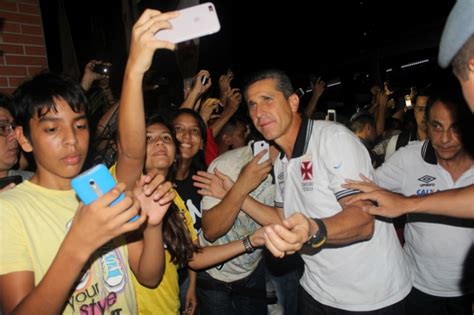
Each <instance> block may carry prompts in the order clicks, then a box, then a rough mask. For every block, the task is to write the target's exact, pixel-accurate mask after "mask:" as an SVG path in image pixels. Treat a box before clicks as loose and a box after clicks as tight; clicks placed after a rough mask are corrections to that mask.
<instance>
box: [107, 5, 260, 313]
mask: <svg viewBox="0 0 474 315" xmlns="http://www.w3.org/2000/svg"><path fill="white" fill-rule="evenodd" d="M147 12H149V13H150V19H149V20H146V19H143V20H139V21H137V23H135V25H134V26H133V30H132V39H131V47H130V54H129V57H128V61H127V66H126V68H125V74H124V79H123V87H122V95H121V99H120V106H119V114H118V120H117V125H118V126H117V127H118V128H117V131H118V132H117V148H118V150H119V151H120V153H121V154H122V155H124V156H126V157H127V158H126V159H124V161H122V163H121V164H120V165H117V169H116V172H117V175H120V178H121V181H123V182H125V183H126V184H127V186H130V187H133V185H134V183H135V182H136V181H137V180H138V179H139V178H140V176H141V173H142V172H143V171H145V173H146V174H149V173H155V174H156V173H158V175H157V176H156V177H160V176H161V177H163V178H170V179H172V178H173V177H174V170H175V167H176V166H177V165H176V163H175V162H174V161H175V160H177V159H175V157H176V154H177V153H178V152H177V151H179V150H176V148H177V144H176V143H177V142H176V139H175V137H174V136H173V135H172V132H171V130H172V129H171V128H170V127H169V126H167V124H166V123H165V122H164V121H163V120H159V118H155V117H152V118H151V119H149V120H148V123H145V114H144V106H143V94H142V82H143V77H144V74H145V72H146V71H147V70H148V69H149V68H150V65H151V61H152V57H153V54H154V52H155V50H156V49H158V48H167V49H174V48H175V46H174V44H172V43H169V42H163V41H158V40H156V39H155V38H154V36H153V35H154V34H155V33H156V32H157V31H159V30H160V29H163V28H169V27H170V24H169V22H168V21H166V15H165V16H164V17H163V18H162V17H161V13H160V12H158V11H152V10H147ZM145 15H146V14H145ZM145 158H146V163H145ZM149 180H151V177H150V178H149ZM144 191H145V193H146V194H151V191H150V192H148V190H147V187H146V186H145V188H144ZM162 193H163V192H160V191H158V192H156V193H154V194H153V196H154V198H155V199H154V200H157V201H156V202H157V203H159V199H160V197H161V194H162ZM180 203H181V205H180ZM180 208H181V209H180ZM181 214H184V215H181ZM183 218H184V219H183ZM187 226H188V227H189V228H187ZM191 226H192V222H191V220H190V218H189V213H187V211H186V210H185V207H184V205H183V204H182V202H180V198H176V199H175V200H174V205H172V206H171V207H170V209H169V210H168V212H167V214H166V215H165V218H164V219H163V224H162V236H163V242H164V244H165V247H166V251H165V252H166V257H165V259H166V261H165V273H164V275H163V279H162V281H161V282H160V284H159V285H158V287H156V288H150V289H148V288H145V287H143V286H140V285H139V284H136V286H135V289H136V294H137V302H138V310H139V313H141V314H160V315H167V314H173V315H175V314H178V313H179V287H178V278H177V274H176V268H177V266H179V265H184V264H187V265H188V266H189V267H190V268H192V269H204V268H208V267H210V266H213V265H216V264H220V263H222V262H224V261H226V260H229V259H231V258H233V257H235V256H237V255H240V254H242V253H245V252H251V251H253V247H254V246H255V247H257V246H262V245H263V244H264V237H263V232H262V231H261V230H259V231H258V232H255V233H254V234H253V235H251V236H249V237H246V238H244V239H243V240H239V241H235V242H232V243H228V244H225V245H219V246H210V247H206V248H199V245H198V243H197V239H196V235H195V234H193V233H195V232H194V231H193V230H192V229H191ZM195 308H196V305H192V306H191V307H190V308H188V309H187V310H186V311H187V313H188V314H193V313H194V311H195Z"/></svg>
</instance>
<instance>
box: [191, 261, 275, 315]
mask: <svg viewBox="0 0 474 315" xmlns="http://www.w3.org/2000/svg"><path fill="white" fill-rule="evenodd" d="M197 287H198V288H197V296H198V308H199V311H200V313H201V314H206V315H246V314H248V315H260V314H261V315H267V314H268V312H267V302H266V289H265V270H264V266H263V263H262V262H261V263H259V265H258V266H257V268H256V269H255V270H254V271H253V272H252V273H251V274H250V275H249V276H248V277H246V278H244V279H241V280H237V281H234V282H223V281H219V280H216V279H214V278H212V277H211V276H210V275H209V274H208V273H207V272H200V273H198V278H197Z"/></svg>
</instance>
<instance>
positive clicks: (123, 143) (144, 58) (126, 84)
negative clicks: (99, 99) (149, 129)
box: [116, 10, 177, 189]
mask: <svg viewBox="0 0 474 315" xmlns="http://www.w3.org/2000/svg"><path fill="white" fill-rule="evenodd" d="M175 16H177V13H176V12H168V13H163V14H161V13H160V12H159V11H155V10H146V11H145V12H144V13H143V14H142V16H141V17H140V18H139V19H138V21H137V22H136V23H135V25H134V26H133V29H132V39H131V46H130V55H129V57H128V61H127V66H126V68H125V75H124V78H123V86H122V96H121V98H120V106H119V114H118V121H117V128H118V129H117V149H118V152H117V168H116V175H117V178H118V180H119V181H121V182H125V184H126V185H127V187H128V188H129V189H130V188H133V186H134V184H135V181H136V180H137V179H138V178H140V174H141V172H142V170H143V166H144V163H145V152H146V137H145V135H146V128H145V112H144V105H143V92H142V81H143V77H144V75H145V72H146V71H147V70H148V69H149V68H150V66H151V63H152V57H153V54H154V52H155V50H157V49H170V50H172V49H174V48H175V45H174V44H172V43H170V42H165V41H159V40H156V39H155V38H154V36H153V35H154V34H155V33H156V32H158V31H159V30H161V29H165V28H169V27H170V24H169V22H168V20H169V19H170V18H173V17H175Z"/></svg>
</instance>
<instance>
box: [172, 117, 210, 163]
mask: <svg viewBox="0 0 474 315" xmlns="http://www.w3.org/2000/svg"><path fill="white" fill-rule="evenodd" d="M184 114H187V115H190V116H192V117H194V119H196V121H197V123H198V128H199V132H200V133H201V139H202V142H203V144H204V145H203V147H204V150H205V148H206V145H207V127H206V123H205V122H204V120H203V119H202V118H201V116H200V115H199V114H198V113H197V112H195V111H194V110H192V109H189V108H181V109H179V110H178V111H177V112H176V114H175V115H174V118H173V122H174V121H175V120H176V118H178V117H179V116H181V115H184ZM173 132H174V128H173ZM178 149H179V147H178ZM204 150H203V149H200V150H199V152H198V153H197V154H196V155H195V156H194V157H193V160H192V163H191V168H192V169H193V170H194V171H201V170H204V169H205V168H206V163H205V158H204Z"/></svg>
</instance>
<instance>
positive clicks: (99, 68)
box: [92, 63, 111, 75]
mask: <svg viewBox="0 0 474 315" xmlns="http://www.w3.org/2000/svg"><path fill="white" fill-rule="evenodd" d="M110 69H111V66H108V65H105V64H103V63H97V64H96V65H95V66H94V68H93V69H92V70H93V71H94V72H95V73H100V74H106V75H109V74H110Z"/></svg>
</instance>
